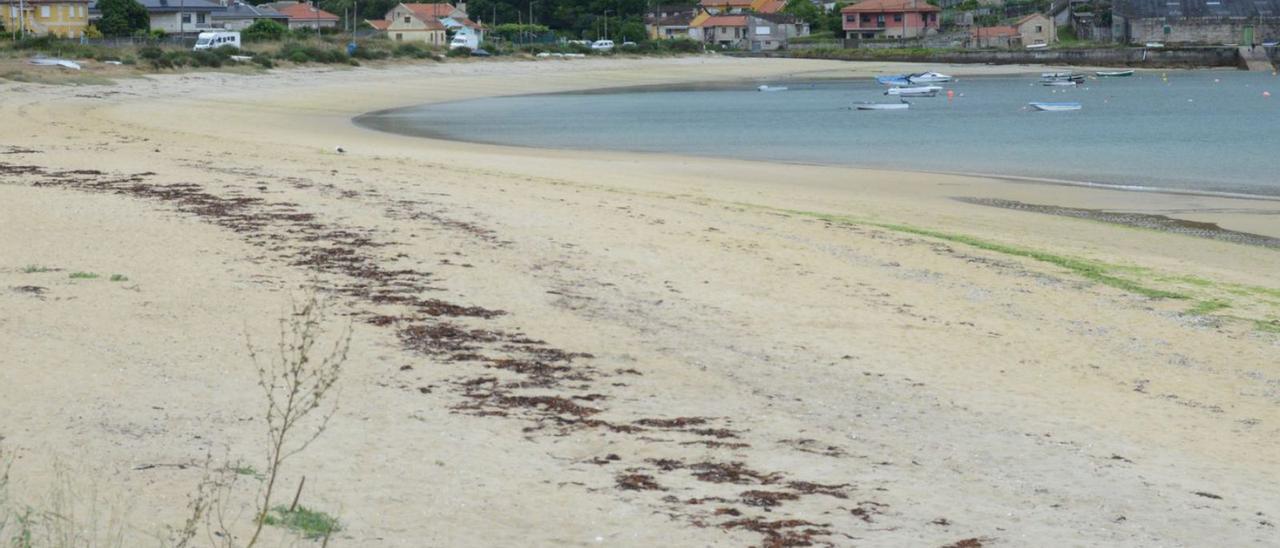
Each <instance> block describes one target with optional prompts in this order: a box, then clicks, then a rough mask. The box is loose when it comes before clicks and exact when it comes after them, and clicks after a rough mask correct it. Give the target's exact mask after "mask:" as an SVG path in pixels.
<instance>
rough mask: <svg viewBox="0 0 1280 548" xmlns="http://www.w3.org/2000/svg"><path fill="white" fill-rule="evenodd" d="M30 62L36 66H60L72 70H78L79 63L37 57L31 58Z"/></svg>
mask: <svg viewBox="0 0 1280 548" xmlns="http://www.w3.org/2000/svg"><path fill="white" fill-rule="evenodd" d="M31 64H33V65H36V66H38V67H62V68H69V69H72V70H80V63H77V62H75V61H69V60H67V59H45V58H37V59H32V60H31Z"/></svg>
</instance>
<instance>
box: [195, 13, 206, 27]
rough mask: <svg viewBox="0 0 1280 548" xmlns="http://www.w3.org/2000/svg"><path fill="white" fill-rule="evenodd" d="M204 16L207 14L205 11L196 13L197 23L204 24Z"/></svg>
mask: <svg viewBox="0 0 1280 548" xmlns="http://www.w3.org/2000/svg"><path fill="white" fill-rule="evenodd" d="M204 16H205V14H203V13H197V14H196V24H197V25H203V24H204Z"/></svg>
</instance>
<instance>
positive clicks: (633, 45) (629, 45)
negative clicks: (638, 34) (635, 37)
mask: <svg viewBox="0 0 1280 548" xmlns="http://www.w3.org/2000/svg"><path fill="white" fill-rule="evenodd" d="M622 47H624V48H634V47H636V43H635V42H623V43H622Z"/></svg>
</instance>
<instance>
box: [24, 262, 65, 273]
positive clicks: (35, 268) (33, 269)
mask: <svg viewBox="0 0 1280 548" xmlns="http://www.w3.org/2000/svg"><path fill="white" fill-rule="evenodd" d="M55 270H57V269H56V268H50V267H47V266H40V265H38V264H29V265H27V266H24V267H22V273H23V274H39V273H41V272H53V271H55Z"/></svg>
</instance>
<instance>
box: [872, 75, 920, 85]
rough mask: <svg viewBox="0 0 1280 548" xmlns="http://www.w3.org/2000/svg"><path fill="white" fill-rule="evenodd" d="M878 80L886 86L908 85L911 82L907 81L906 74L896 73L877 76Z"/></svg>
mask: <svg viewBox="0 0 1280 548" xmlns="http://www.w3.org/2000/svg"><path fill="white" fill-rule="evenodd" d="M876 82H878V83H880V84H883V85H886V86H899V85H907V84H910V83H911V82H908V81H907V75H906V74H894V75H892V76H876Z"/></svg>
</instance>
